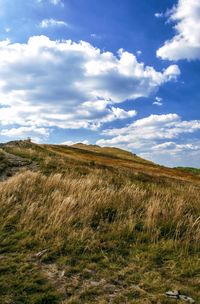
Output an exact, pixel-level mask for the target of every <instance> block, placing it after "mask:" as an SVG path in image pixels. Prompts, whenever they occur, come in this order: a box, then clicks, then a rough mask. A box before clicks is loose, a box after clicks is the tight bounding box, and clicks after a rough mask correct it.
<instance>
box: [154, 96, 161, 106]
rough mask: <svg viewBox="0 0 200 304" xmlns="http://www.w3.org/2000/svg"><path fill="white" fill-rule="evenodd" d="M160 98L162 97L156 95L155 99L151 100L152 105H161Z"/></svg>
mask: <svg viewBox="0 0 200 304" xmlns="http://www.w3.org/2000/svg"><path fill="white" fill-rule="evenodd" d="M162 100H163V99H162V98H161V97H158V96H156V97H155V101H154V102H153V105H156V106H162V105H163V103H162Z"/></svg>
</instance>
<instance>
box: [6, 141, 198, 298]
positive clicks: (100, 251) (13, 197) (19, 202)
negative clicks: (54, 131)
mask: <svg viewBox="0 0 200 304" xmlns="http://www.w3.org/2000/svg"><path fill="white" fill-rule="evenodd" d="M84 149H85V148H84ZM84 149H83V150H81V149H80V148H67V147H59V146H40V145H32V144H31V146H20V145H19V146H12V145H10V146H5V147H3V150H5V151H7V152H9V153H12V154H15V155H18V156H20V157H24V158H26V159H28V160H30V161H33V162H36V163H37V164H38V166H39V167H36V168H37V169H38V168H39V170H38V171H36V172H32V171H21V172H19V173H18V174H16V175H14V176H12V177H10V178H8V179H7V180H5V181H3V182H1V183H0V210H1V212H0V242H1V247H0V264H2V266H1V265H0V274H2V279H1V278H0V303H6V304H7V303H9V304H21V303H23V304H24V303H25V304H26V303H27V304H44V303H47V304H55V303H65V304H69V303H71V304H72V303H74V304H79V303H80V304H81V303H87V304H89V303H113V304H114V303H116V304H117V303H118V304H119V303H141V304H142V303H152V304H157V303H162V304H165V303H166V304H168V303H171V302H170V300H168V299H166V298H165V296H164V295H163V294H164V292H165V291H166V290H167V289H173V288H175V289H181V291H183V292H184V293H185V294H188V295H190V296H192V297H194V298H195V299H196V301H198V300H200V289H199V282H200V259H199V244H200V195H199V190H200V188H199V183H200V180H199V177H198V176H195V175H192V174H190V173H187V172H182V171H179V170H173V169H168V168H163V167H160V166H156V165H154V164H151V163H148V162H143V161H142V160H141V162H140V159H139V158H138V159H137V161H136V162H134V157H135V156H133V159H132V156H131V155H129V154H126V153H125V156H124V159H123V151H118V150H117V153H118V155H117V157H115V156H114V155H113V154H112V153H114V152H115V150H113V149H108V150H103V154H102V155H101V153H100V149H99V148H95V150H96V149H97V150H98V151H97V152H94V151H85V150H84ZM92 149H93V148H92ZM106 153H107V154H109V155H107V156H106ZM111 154H112V155H111ZM4 156H5V155H3V154H2V157H3V158H2V159H3V162H6V159H5V157H4ZM3 162H2V163H3ZM45 248H47V249H48V251H47V252H46V253H45V254H44V256H42V258H41V259H40V260H37V261H35V260H34V259H32V256H34V254H35V253H36V252H38V251H40V250H42V249H45ZM2 255H3V258H1V257H2ZM63 273H64V276H62V275H63ZM1 294H2V295H1ZM197 303H198V302H197Z"/></svg>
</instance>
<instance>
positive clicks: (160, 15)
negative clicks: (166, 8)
mask: <svg viewBox="0 0 200 304" xmlns="http://www.w3.org/2000/svg"><path fill="white" fill-rule="evenodd" d="M154 16H155V17H156V18H162V17H164V14H163V13H155V14H154Z"/></svg>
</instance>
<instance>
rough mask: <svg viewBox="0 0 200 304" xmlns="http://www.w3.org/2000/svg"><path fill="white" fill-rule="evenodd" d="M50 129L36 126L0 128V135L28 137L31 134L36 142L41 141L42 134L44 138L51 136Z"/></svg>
mask: <svg viewBox="0 0 200 304" xmlns="http://www.w3.org/2000/svg"><path fill="white" fill-rule="evenodd" d="M49 133H50V131H49V129H48V128H38V127H35V126H31V127H16V128H10V129H2V130H0V135H1V136H4V137H10V138H15V139H17V138H20V139H21V138H27V137H29V136H31V138H32V139H33V140H34V141H35V142H40V139H41V136H42V138H43V140H44V139H47V138H48V136H49Z"/></svg>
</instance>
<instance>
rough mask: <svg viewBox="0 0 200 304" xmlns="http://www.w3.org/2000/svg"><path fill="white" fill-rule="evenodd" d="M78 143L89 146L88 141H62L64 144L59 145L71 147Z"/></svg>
mask: <svg viewBox="0 0 200 304" xmlns="http://www.w3.org/2000/svg"><path fill="white" fill-rule="evenodd" d="M79 143H81V144H84V145H89V141H88V140H81V141H72V140H67V141H64V142H62V143H60V145H67V146H72V145H75V144H79Z"/></svg>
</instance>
